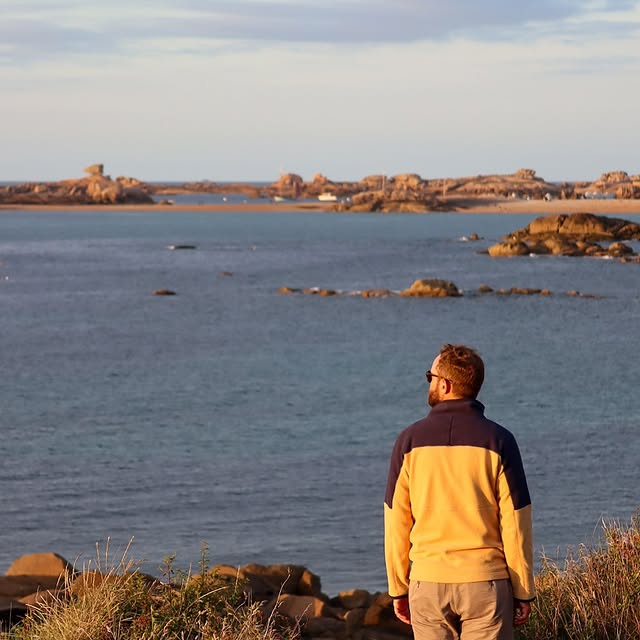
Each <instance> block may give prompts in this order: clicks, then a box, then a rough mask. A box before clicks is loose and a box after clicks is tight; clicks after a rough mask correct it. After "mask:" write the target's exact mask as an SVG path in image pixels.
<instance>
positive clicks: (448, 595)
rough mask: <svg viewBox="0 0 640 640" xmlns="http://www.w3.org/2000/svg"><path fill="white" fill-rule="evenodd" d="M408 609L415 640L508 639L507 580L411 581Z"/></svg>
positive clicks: (510, 629) (510, 625)
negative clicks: (461, 581)
mask: <svg viewBox="0 0 640 640" xmlns="http://www.w3.org/2000/svg"><path fill="white" fill-rule="evenodd" d="M409 610H410V612H411V626H412V627H413V635H414V637H415V640H512V638H513V589H512V588H511V582H510V581H509V580H507V579H505V580H488V581H485V582H464V583H448V584H442V583H437V582H419V581H416V580H411V582H410V584H409Z"/></svg>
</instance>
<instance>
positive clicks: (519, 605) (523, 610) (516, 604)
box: [394, 600, 531, 627]
mask: <svg viewBox="0 0 640 640" xmlns="http://www.w3.org/2000/svg"><path fill="white" fill-rule="evenodd" d="M394 603H395V601H394ZM530 613H531V603H530V602H523V601H522V600H514V601H513V626H514V627H519V626H521V625H523V624H524V623H525V622H526V621H527V620H528V619H529V615H530ZM396 615H397V614H396Z"/></svg>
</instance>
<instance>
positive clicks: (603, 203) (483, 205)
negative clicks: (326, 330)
mask: <svg viewBox="0 0 640 640" xmlns="http://www.w3.org/2000/svg"><path fill="white" fill-rule="evenodd" d="M448 201H449V202H450V204H451V213H525V214H539V215H551V214H562V213H565V214H568V213H594V214H611V215H616V214H624V213H627V214H638V215H640V199H634V200H549V201H547V200H513V199H506V198H505V199H500V198H467V199H460V198H449V199H448ZM333 206H334V205H333V204H332V203H324V202H317V203H316V202H295V201H294V202H267V203H256V204H250V203H246V204H245V203H243V204H236V203H223V204H188V205H181V204H180V205H176V204H142V205H136V204H117V205H111V204H94V205H57V204H56V205H44V204H30V205H24V204H1V205H0V209H1V210H13V211H132V212H135V211H155V212H166V211H169V212H170V211H176V212H183V211H202V212H206V211H211V212H292V213H293V212H305V211H307V212H309V211H311V212H333ZM439 213H442V212H439Z"/></svg>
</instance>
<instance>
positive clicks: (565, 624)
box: [516, 514, 640, 640]
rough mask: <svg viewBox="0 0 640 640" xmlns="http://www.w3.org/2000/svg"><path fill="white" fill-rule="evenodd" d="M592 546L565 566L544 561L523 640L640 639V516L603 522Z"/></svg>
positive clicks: (521, 635) (570, 555)
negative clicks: (595, 543) (627, 520)
mask: <svg viewBox="0 0 640 640" xmlns="http://www.w3.org/2000/svg"><path fill="white" fill-rule="evenodd" d="M602 532H603V535H602V539H601V540H600V541H599V543H598V544H597V545H596V546H595V547H593V548H590V547H587V546H585V545H581V546H579V547H577V548H576V549H575V550H571V549H570V550H569V551H568V553H567V556H566V558H565V560H564V563H563V566H562V567H560V566H559V565H558V564H557V563H555V562H553V561H552V560H550V559H548V558H543V565H542V569H541V571H540V572H539V573H538V575H537V576H536V589H537V599H536V601H535V602H534V604H533V607H532V613H531V618H530V620H529V622H528V623H527V625H526V626H525V627H523V628H521V629H520V630H518V631H517V633H516V638H518V639H519V640H638V638H640V514H636V515H635V516H634V517H632V518H631V521H630V523H629V524H620V523H617V522H603V523H602Z"/></svg>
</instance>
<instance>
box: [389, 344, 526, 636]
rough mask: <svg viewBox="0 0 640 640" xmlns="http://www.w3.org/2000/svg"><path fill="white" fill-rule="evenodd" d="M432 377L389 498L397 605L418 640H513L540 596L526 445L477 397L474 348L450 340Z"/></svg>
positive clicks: (398, 446) (401, 449)
mask: <svg viewBox="0 0 640 640" xmlns="http://www.w3.org/2000/svg"><path fill="white" fill-rule="evenodd" d="M426 377H427V382H428V383H429V392H428V402H429V405H430V406H431V411H430V412H429V414H428V415H427V416H426V417H425V418H422V419H421V420H418V422H415V423H414V424H412V425H411V426H409V427H408V428H407V429H405V430H404V431H403V432H402V433H401V434H400V435H399V436H398V439H397V440H396V443H395V446H394V449H393V453H392V456H391V463H390V467H389V477H388V481H387V491H386V495H385V505H384V522H385V560H386V566H387V578H388V583H389V594H390V595H391V596H392V597H393V599H394V600H393V603H394V611H395V613H396V616H397V617H398V618H399V619H400V620H402V621H404V622H406V623H408V624H411V625H412V627H413V633H414V636H415V638H416V640H511V639H512V638H513V627H514V625H515V626H518V625H521V624H524V623H525V622H526V621H527V618H528V617H529V614H530V612H531V601H532V600H533V599H534V598H535V588H534V581H533V543H532V517H531V500H530V498H529V490H528V488H527V481H526V477H525V473H524V468H523V465H522V460H521V457H520V451H519V449H518V445H517V443H516V440H515V438H514V437H513V435H512V434H511V433H510V432H509V431H507V429H505V428H504V427H502V426H500V425H499V424H497V423H495V422H493V421H491V420H489V419H488V418H486V417H485V416H484V406H483V405H482V404H481V403H480V402H478V400H476V397H477V395H478V392H479V391H480V387H481V386H482V383H483V381H484V363H483V361H482V358H481V357H480V356H479V354H478V353H477V352H476V351H475V350H473V349H471V348H470V347H467V346H464V345H450V344H446V345H444V346H443V347H442V349H441V351H440V353H439V355H438V356H437V357H436V358H435V360H434V361H433V364H432V365H431V369H430V370H429V371H427V374H426Z"/></svg>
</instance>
